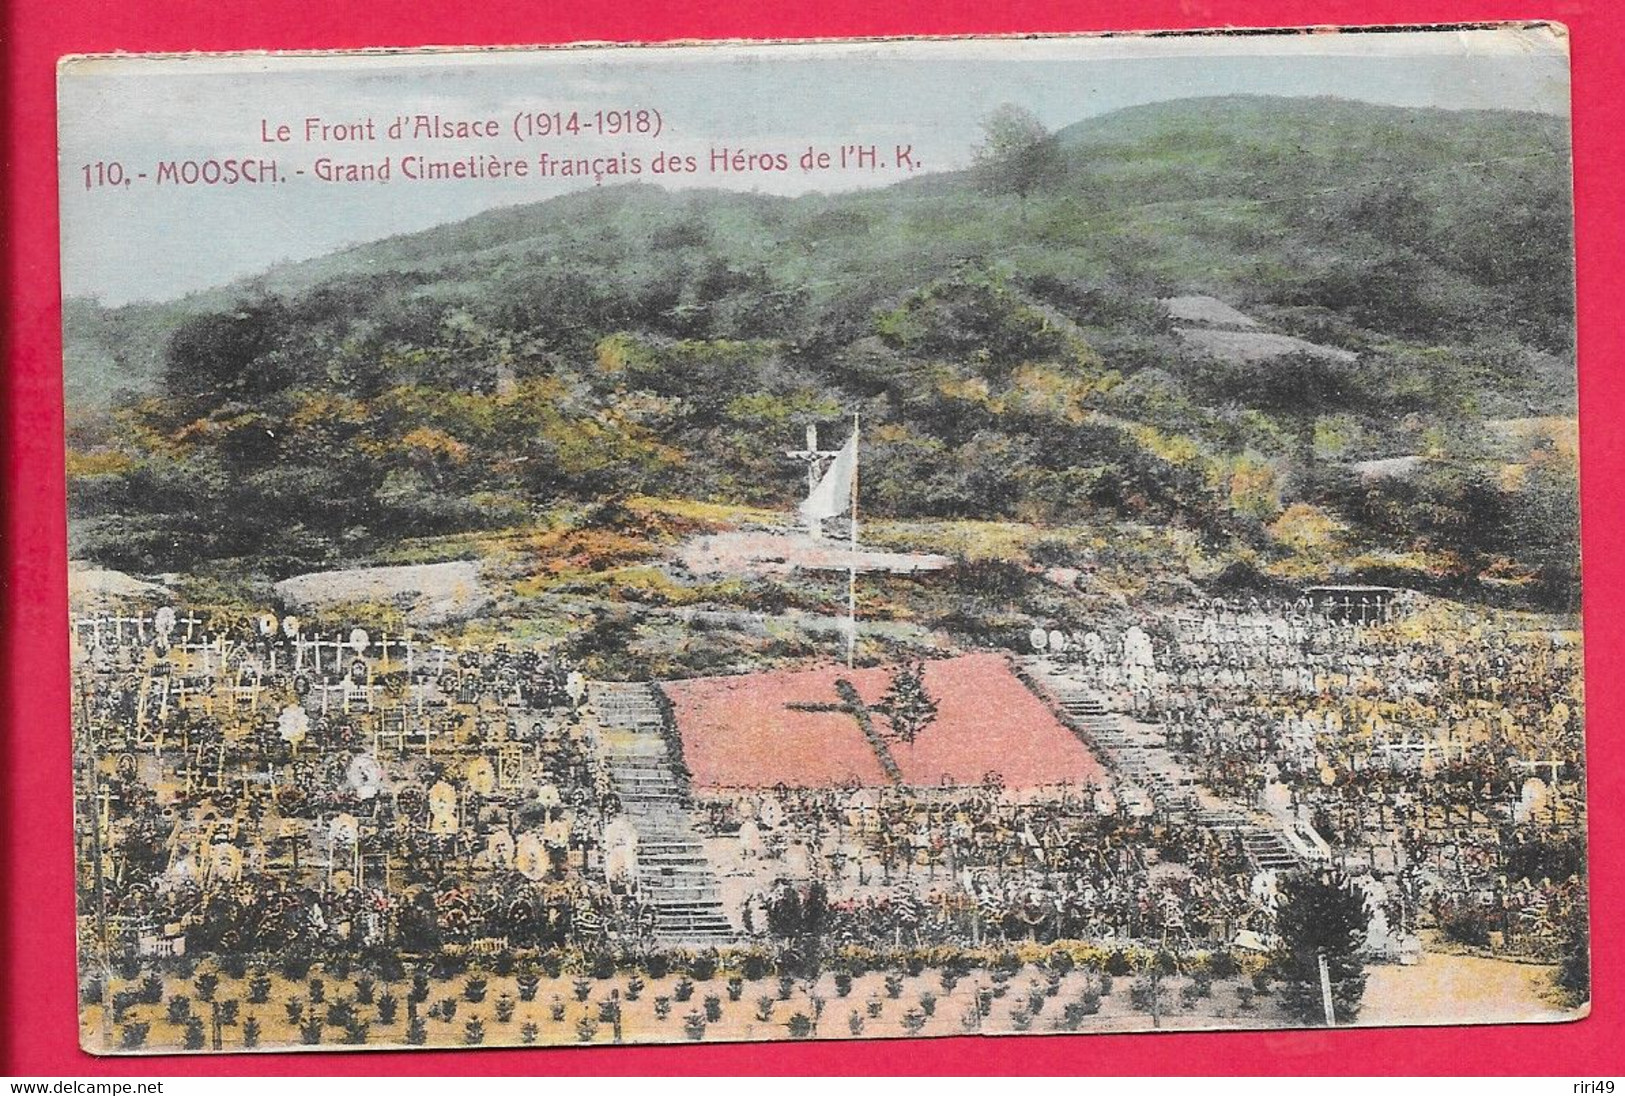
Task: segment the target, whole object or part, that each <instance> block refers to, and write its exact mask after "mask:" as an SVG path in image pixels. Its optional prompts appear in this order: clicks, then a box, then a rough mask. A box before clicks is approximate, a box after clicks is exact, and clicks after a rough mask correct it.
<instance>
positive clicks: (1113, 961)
mask: <svg viewBox="0 0 1625 1096" xmlns="http://www.w3.org/2000/svg"><path fill="white" fill-rule="evenodd" d="M1106 973H1107V974H1110V975H1112V976H1113V977H1116V978H1121V977H1123V976H1124V975H1126V974H1133V973H1134V964H1133V963H1131V962H1129V957H1128V953H1127V952H1125V951H1124V950H1123V949H1122V948H1114V949H1112V953H1111V954H1110V955H1108V956H1107V957H1106Z"/></svg>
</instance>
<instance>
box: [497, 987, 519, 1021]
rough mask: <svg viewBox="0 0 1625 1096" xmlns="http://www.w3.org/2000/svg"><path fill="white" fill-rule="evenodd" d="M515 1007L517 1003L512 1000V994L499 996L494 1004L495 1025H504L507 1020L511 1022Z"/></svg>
mask: <svg viewBox="0 0 1625 1096" xmlns="http://www.w3.org/2000/svg"><path fill="white" fill-rule="evenodd" d="M517 1007H518V1002H517V1001H515V1000H514V998H513V994H511V993H504V994H502V995H501V996H499V997H498V998H497V1003H496V1018H497V1023H499V1024H506V1023H507V1022H508V1021H509V1020H512V1019H513V1013H514V1009H515V1008H517Z"/></svg>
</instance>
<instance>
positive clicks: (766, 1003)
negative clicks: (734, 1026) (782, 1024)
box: [756, 997, 776, 1024]
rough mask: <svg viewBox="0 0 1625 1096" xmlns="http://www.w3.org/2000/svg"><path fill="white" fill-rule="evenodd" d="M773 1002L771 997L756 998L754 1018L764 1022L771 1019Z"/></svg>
mask: <svg viewBox="0 0 1625 1096" xmlns="http://www.w3.org/2000/svg"><path fill="white" fill-rule="evenodd" d="M775 1003H776V1002H775V1001H774V1000H773V998H771V997H758V998H756V1018H757V1019H758V1020H760V1021H762V1023H764V1024H765V1023H767V1022H768V1021H769V1020H771V1019H773V1006H774V1004H775Z"/></svg>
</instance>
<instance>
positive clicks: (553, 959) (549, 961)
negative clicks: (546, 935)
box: [537, 951, 564, 978]
mask: <svg viewBox="0 0 1625 1096" xmlns="http://www.w3.org/2000/svg"><path fill="white" fill-rule="evenodd" d="M537 961H538V962H540V963H541V964H542V973H543V974H545V975H547V976H548V977H549V978H557V977H559V976H560V975H561V974H563V973H564V957H563V956H562V955H560V954H559V953H558V952H556V951H544V952H542V954H541V956H540V957H539V958H538V960H537Z"/></svg>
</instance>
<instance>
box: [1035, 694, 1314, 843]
mask: <svg viewBox="0 0 1625 1096" xmlns="http://www.w3.org/2000/svg"><path fill="white" fill-rule="evenodd" d="M1029 674H1030V676H1031V678H1032V679H1033V680H1034V681H1036V682H1037V683H1038V684H1039V685H1040V687H1041V688H1042V689H1043V690H1044V691H1046V692H1048V693H1049V694H1050V696H1051V697H1052V698H1053V699H1054V701H1055V703H1056V705H1057V706H1058V707H1059V708H1060V709H1061V712H1062V714H1063V716H1064V717H1065V720H1066V722H1067V724H1068V726H1069V727H1070V728H1071V730H1072V732H1073V733H1074V734H1076V735H1077V736H1078V738H1079V739H1080V740H1082V741H1083V743H1084V745H1086V746H1088V747H1089V748H1090V749H1092V750H1094V751H1095V752H1096V753H1098V754H1099V755H1100V756H1101V758H1102V759H1103V760H1104V761H1106V762H1108V763H1109V764H1110V765H1111V766H1112V768H1113V769H1115V770H1116V771H1117V773H1118V774H1119V775H1120V776H1121V777H1122V778H1123V779H1125V780H1127V781H1129V782H1130V783H1133V784H1137V785H1139V786H1140V787H1142V788H1144V789H1146V791H1147V792H1148V793H1149V794H1150V795H1151V797H1152V798H1153V799H1155V800H1156V801H1157V805H1158V806H1159V807H1161V808H1163V809H1165V810H1185V811H1188V812H1190V816H1191V818H1192V820H1193V821H1195V822H1196V823H1197V824H1199V825H1202V826H1205V827H1207V828H1209V829H1214V830H1231V831H1234V832H1236V833H1237V834H1239V835H1240V837H1241V843H1242V848H1243V849H1244V850H1246V853H1247V859H1248V860H1249V861H1250V862H1251V863H1252V865H1253V867H1254V869H1255V870H1258V871H1264V870H1275V871H1290V870H1292V869H1294V868H1298V867H1301V866H1302V864H1303V860H1302V858H1301V857H1300V856H1299V855H1298V854H1297V853H1296V852H1295V851H1294V850H1293V848H1292V846H1291V844H1290V843H1288V841H1287V839H1286V835H1285V834H1283V833H1281V832H1280V830H1278V829H1276V828H1274V827H1271V826H1269V825H1266V824H1264V823H1263V822H1261V821H1260V820H1259V819H1258V818H1257V817H1255V816H1254V814H1253V813H1252V812H1249V811H1247V810H1246V809H1244V808H1243V807H1241V806H1239V805H1236V804H1234V803H1231V802H1229V801H1227V800H1224V799H1222V798H1220V797H1219V796H1218V795H1216V794H1215V793H1213V792H1212V791H1210V790H1209V789H1207V788H1205V787H1203V786H1202V785H1200V784H1199V783H1198V782H1197V780H1196V778H1195V776H1194V775H1193V774H1192V773H1191V772H1190V770H1189V768H1188V767H1187V766H1186V765H1185V763H1184V762H1183V761H1182V760H1181V759H1180V758H1179V757H1177V756H1176V755H1175V754H1174V752H1173V751H1172V750H1170V749H1168V747H1167V744H1166V742H1165V741H1164V740H1163V738H1162V736H1161V735H1159V734H1157V733H1155V732H1154V731H1151V730H1148V729H1144V728H1140V727H1136V726H1134V725H1133V724H1131V723H1130V722H1129V721H1127V720H1123V719H1120V718H1118V716H1117V715H1116V714H1114V713H1113V712H1111V711H1109V710H1108V709H1107V707H1106V704H1105V702H1104V701H1103V700H1102V699H1101V698H1100V696H1099V695H1098V694H1097V693H1094V692H1092V691H1090V690H1089V689H1086V688H1083V687H1081V686H1079V685H1076V684H1072V683H1069V682H1067V681H1065V680H1063V679H1059V678H1058V677H1055V676H1049V675H1045V674H1042V673H1039V672H1033V670H1031V669H1030V670H1029Z"/></svg>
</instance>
